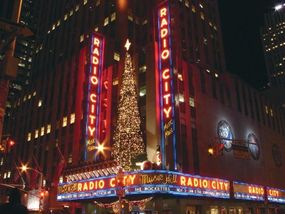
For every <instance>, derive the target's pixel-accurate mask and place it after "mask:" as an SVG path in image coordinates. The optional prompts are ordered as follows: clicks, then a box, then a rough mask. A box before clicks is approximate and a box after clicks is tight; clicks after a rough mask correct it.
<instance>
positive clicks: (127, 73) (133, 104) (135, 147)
mask: <svg viewBox="0 0 285 214" xmlns="http://www.w3.org/2000/svg"><path fill="white" fill-rule="evenodd" d="M129 46H130V43H129V41H128V40H127V43H126V46H125V47H126V49H127V52H126V58H125V66H124V71H123V75H122V83H121V87H120V94H119V103H118V118H117V124H116V128H115V133H114V138H113V139H114V145H113V156H114V158H115V160H116V161H117V162H118V164H119V165H120V166H121V167H123V168H124V169H125V170H127V171H129V170H130V169H131V165H132V159H135V158H136V157H137V156H138V155H141V154H143V153H144V152H145V146H144V142H143V138H142V132H141V129H140V125H141V120H140V115H139V108H138V93H137V90H136V78H135V71H134V68H133V65H132V59H131V56H130V54H129V53H128V49H129Z"/></svg>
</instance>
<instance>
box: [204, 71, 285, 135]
mask: <svg viewBox="0 0 285 214" xmlns="http://www.w3.org/2000/svg"><path fill="white" fill-rule="evenodd" d="M207 79H208V80H207ZM200 81H201V91H202V92H203V93H205V92H206V84H209V85H211V92H212V96H213V98H215V99H218V100H220V101H221V102H222V104H226V105H228V106H232V101H233V100H232V98H231V97H232V94H231V92H235V98H236V108H237V110H238V111H239V112H241V113H243V114H245V116H249V117H251V118H252V119H253V120H257V121H258V122H259V123H261V122H262V123H263V124H264V125H267V126H268V127H269V128H272V129H273V130H275V131H278V132H279V133H280V134H281V133H283V134H285V133H284V132H285V129H284V128H285V127H284V125H285V124H284V122H285V121H284V118H283V117H282V114H281V113H280V112H279V111H278V109H275V108H273V107H272V106H269V105H267V103H268V102H266V101H265V99H263V98H262V97H261V96H260V95H258V94H257V92H253V91H252V89H250V88H249V87H248V86H245V85H244V84H242V85H241V84H240V82H239V81H238V80H236V81H234V83H235V84H234V85H233V89H234V90H230V88H228V86H226V85H223V84H222V83H221V82H219V81H217V80H216V79H214V78H205V76H204V72H201V74H200ZM218 89H219V90H218Z"/></svg>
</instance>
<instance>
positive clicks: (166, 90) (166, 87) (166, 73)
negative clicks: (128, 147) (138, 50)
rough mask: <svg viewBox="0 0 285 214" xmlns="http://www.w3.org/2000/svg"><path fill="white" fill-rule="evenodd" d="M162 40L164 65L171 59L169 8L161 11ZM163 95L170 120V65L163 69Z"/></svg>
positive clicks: (164, 106) (165, 114) (164, 105)
mask: <svg viewBox="0 0 285 214" xmlns="http://www.w3.org/2000/svg"><path fill="white" fill-rule="evenodd" d="M159 14H160V23H161V24H160V40H161V44H162V46H161V50H160V53H161V54H160V57H161V60H162V63H163V62H164V61H166V60H168V59H169V57H170V50H169V43H168V41H169V32H168V21H167V19H168V10H167V8H165V7H163V8H161V9H160V13H159ZM161 76H162V83H161V84H162V85H163V88H162V94H161V95H160V96H162V97H163V113H164V117H165V118H166V119H169V118H170V116H171V112H172V107H171V94H170V81H171V79H170V69H169V64H168V65H167V66H166V68H163V69H162V73H161Z"/></svg>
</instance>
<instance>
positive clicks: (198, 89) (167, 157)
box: [0, 0, 285, 214]
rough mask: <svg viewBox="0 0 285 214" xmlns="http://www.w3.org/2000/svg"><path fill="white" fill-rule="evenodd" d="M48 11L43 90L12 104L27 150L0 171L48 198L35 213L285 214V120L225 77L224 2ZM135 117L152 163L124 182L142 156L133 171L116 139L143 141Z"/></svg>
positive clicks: (10, 155)
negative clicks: (221, 8)
mask: <svg viewBox="0 0 285 214" xmlns="http://www.w3.org/2000/svg"><path fill="white" fill-rule="evenodd" d="M40 5H41V10H40V11H41V16H40V19H39V23H40V24H39V29H38V31H39V32H41V36H40V48H39V50H38V51H37V53H36V56H35V58H34V64H33V68H32V69H33V74H34V75H33V76H32V82H33V85H31V87H29V89H28V90H25V92H23V93H22V96H21V98H20V99H18V100H17V102H15V103H14V105H12V109H11V114H12V115H13V118H14V120H9V121H7V127H8V130H9V132H10V133H11V135H12V136H13V137H14V139H15V146H13V147H11V148H10V151H9V152H7V153H6V154H5V155H3V156H2V157H1V159H0V165H1V166H2V167H1V182H6V183H15V182H16V183H17V182H18V183H20V184H21V182H23V180H24V181H25V182H26V186H27V188H29V189H31V190H33V191H32V193H33V194H35V191H38V192H36V194H39V195H41V193H43V195H41V197H40V200H37V199H33V200H32V199H31V200H32V201H33V203H30V204H29V202H28V207H29V208H30V209H49V210H53V212H56V210H58V209H70V211H72V212H73V213H81V211H82V210H85V213H91V212H95V210H96V212H99V213H105V211H106V208H108V209H109V211H110V210H112V209H113V210H116V211H118V210H120V209H125V208H126V207H130V208H132V209H133V212H134V213H136V212H138V210H139V209H140V210H145V211H146V213H155V212H157V211H158V212H162V213H191V214H192V213H211V214H214V213H265V212H267V211H268V212H269V213H277V212H279V211H280V210H281V209H284V203H285V183H284V180H285V175H284V173H283V172H284V170H285V166H284V160H283V159H284V157H283V154H284V151H285V144H284V140H285V118H284V112H282V111H281V109H280V108H279V107H278V106H276V105H274V104H272V102H270V100H269V99H268V98H266V97H265V96H262V95H261V94H260V93H259V92H258V91H256V90H254V89H253V88H252V87H250V86H249V85H247V84H246V83H244V82H243V81H241V80H240V79H239V78H238V77H236V76H232V75H230V74H229V73H228V72H227V71H226V68H225V62H224V53H223V43H222V39H221V31H220V29H221V28H220V23H219V13H218V8H217V2H216V1H188V0H170V1H152V0H147V1H140V0H137V1H127V0H117V1H114V0H110V1H109V0H108V1H103V0H96V1H90V0H80V1H42V2H41V4H40ZM126 41H127V42H126ZM131 65H133V68H134V69H131V67H132V66H131ZM131 71H132V72H134V75H133V76H132V75H130V72H131ZM126 73H128V75H130V76H128V78H125V75H127V74H126ZM126 82H127V83H128V84H126ZM125 84H126V85H128V87H124V86H125ZM134 88H137V94H138V97H135V94H136V93H133V92H134ZM126 89H128V90H129V91H128V93H126ZM124 92H125V93H124ZM123 95H124V96H127V97H128V96H129V97H128V98H130V99H129V100H132V101H129V103H128V102H126V101H124V99H123V98H122V97H123ZM131 95H132V97H130V96H131ZM131 98H132V99H131ZM133 98H135V99H133ZM134 100H137V103H138V112H139V114H140V117H139V118H140V122H138V121H137V118H138V117H137V113H136V107H135V106H136V104H135V103H136V101H134ZM122 103H124V105H126V106H127V104H134V105H129V108H132V109H134V110H133V111H129V109H127V108H126V107H124V106H123V107H122V105H123V104H122ZM120 115H122V116H120ZM131 116H132V118H135V119H133V122H134V124H135V125H136V126H134V127H136V128H137V127H138V126H137V125H138V124H140V127H141V133H138V135H140V136H141V138H142V140H143V143H144V147H145V148H146V149H145V150H146V158H145V159H142V160H140V161H139V160H138V159H136V161H134V162H135V163H134V164H139V165H142V167H143V169H144V170H136V171H125V172H124V171H121V169H120V167H119V165H118V162H120V161H121V162H120V163H123V164H124V165H123V164H121V165H123V166H125V164H126V165H127V167H130V165H128V164H129V160H130V158H131V157H130V154H133V152H134V150H136V146H135V145H134V144H135V143H132V144H131V143H130V145H129V147H130V148H134V149H129V148H128V147H127V148H126V150H127V151H128V152H129V154H128V152H125V150H122V151H120V152H121V153H123V157H122V158H121V159H120V152H118V151H114V149H116V148H120V146H126V143H122V144H120V146H117V145H116V143H118V142H121V141H122V140H126V139H122V138H120V136H119V137H117V134H118V133H119V134H120V133H124V134H125V132H126V133H127V135H128V136H131V135H130V133H132V130H130V129H129V125H130V123H132V121H130V120H128V118H129V117H131ZM122 118H123V119H124V120H122ZM120 121H127V122H126V123H125V124H124V123H123V122H120ZM118 124H119V125H118ZM132 125H133V124H132ZM118 127H119V128H118ZM134 136H135V137H137V136H136V135H134ZM137 139H138V141H140V142H141V140H140V138H139V137H138V138H137ZM127 140H130V142H133V141H131V140H133V139H132V138H127ZM124 142H126V141H124ZM137 147H139V148H140V149H141V148H143V146H137ZM138 150H139V149H138ZM142 155H144V154H142ZM118 157H119V158H118ZM126 157H127V158H126ZM128 158H129V159H128ZM146 159H147V160H146ZM12 160H15V161H12ZM116 160H119V161H116ZM126 160H128V161H126ZM142 161H143V162H142ZM141 162H142V163H141ZM26 164H27V165H26ZM21 165H22V167H21V169H22V171H23V172H25V173H22V172H21V171H19V170H18V169H19V168H17V167H15V166H18V167H20V166H21ZM23 166H25V170H23V169H24V168H23ZM27 166H29V167H27ZM127 167H124V168H125V169H126V168H127ZM135 167H136V166H132V167H131V168H135ZM28 169H30V171H29V170H28ZM35 189H36V190H35ZM44 190H45V191H44ZM46 190H47V191H46ZM27 197H28V196H27ZM118 198H119V200H118ZM117 200H118V201H117ZM28 201H29V200H28ZM35 201H37V202H35ZM94 201H96V203H95V202H94ZM31 204H32V205H31ZM35 204H36V205H35ZM121 204H124V205H126V206H124V208H122V207H121ZM82 212H83V211H82Z"/></svg>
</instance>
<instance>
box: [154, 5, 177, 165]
mask: <svg viewBox="0 0 285 214" xmlns="http://www.w3.org/2000/svg"><path fill="white" fill-rule="evenodd" d="M156 57H157V61H158V67H157V83H158V85H157V91H158V97H159V98H158V99H159V101H158V111H159V112H158V113H159V117H160V119H159V120H160V129H161V143H160V150H161V155H162V157H161V159H162V160H161V161H162V166H163V167H164V168H165V166H166V163H169V162H173V164H171V165H170V167H171V168H174V169H176V168H177V167H176V151H175V150H176V145H175V143H176V142H175V141H176V138H175V115H174V108H175V101H174V81H173V64H172V55H171V32H170V11H169V6H168V2H167V1H166V2H165V3H163V4H162V5H160V7H159V9H158V48H157V55H156ZM166 145H169V148H166ZM169 151H170V152H169ZM172 158H173V159H172Z"/></svg>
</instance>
